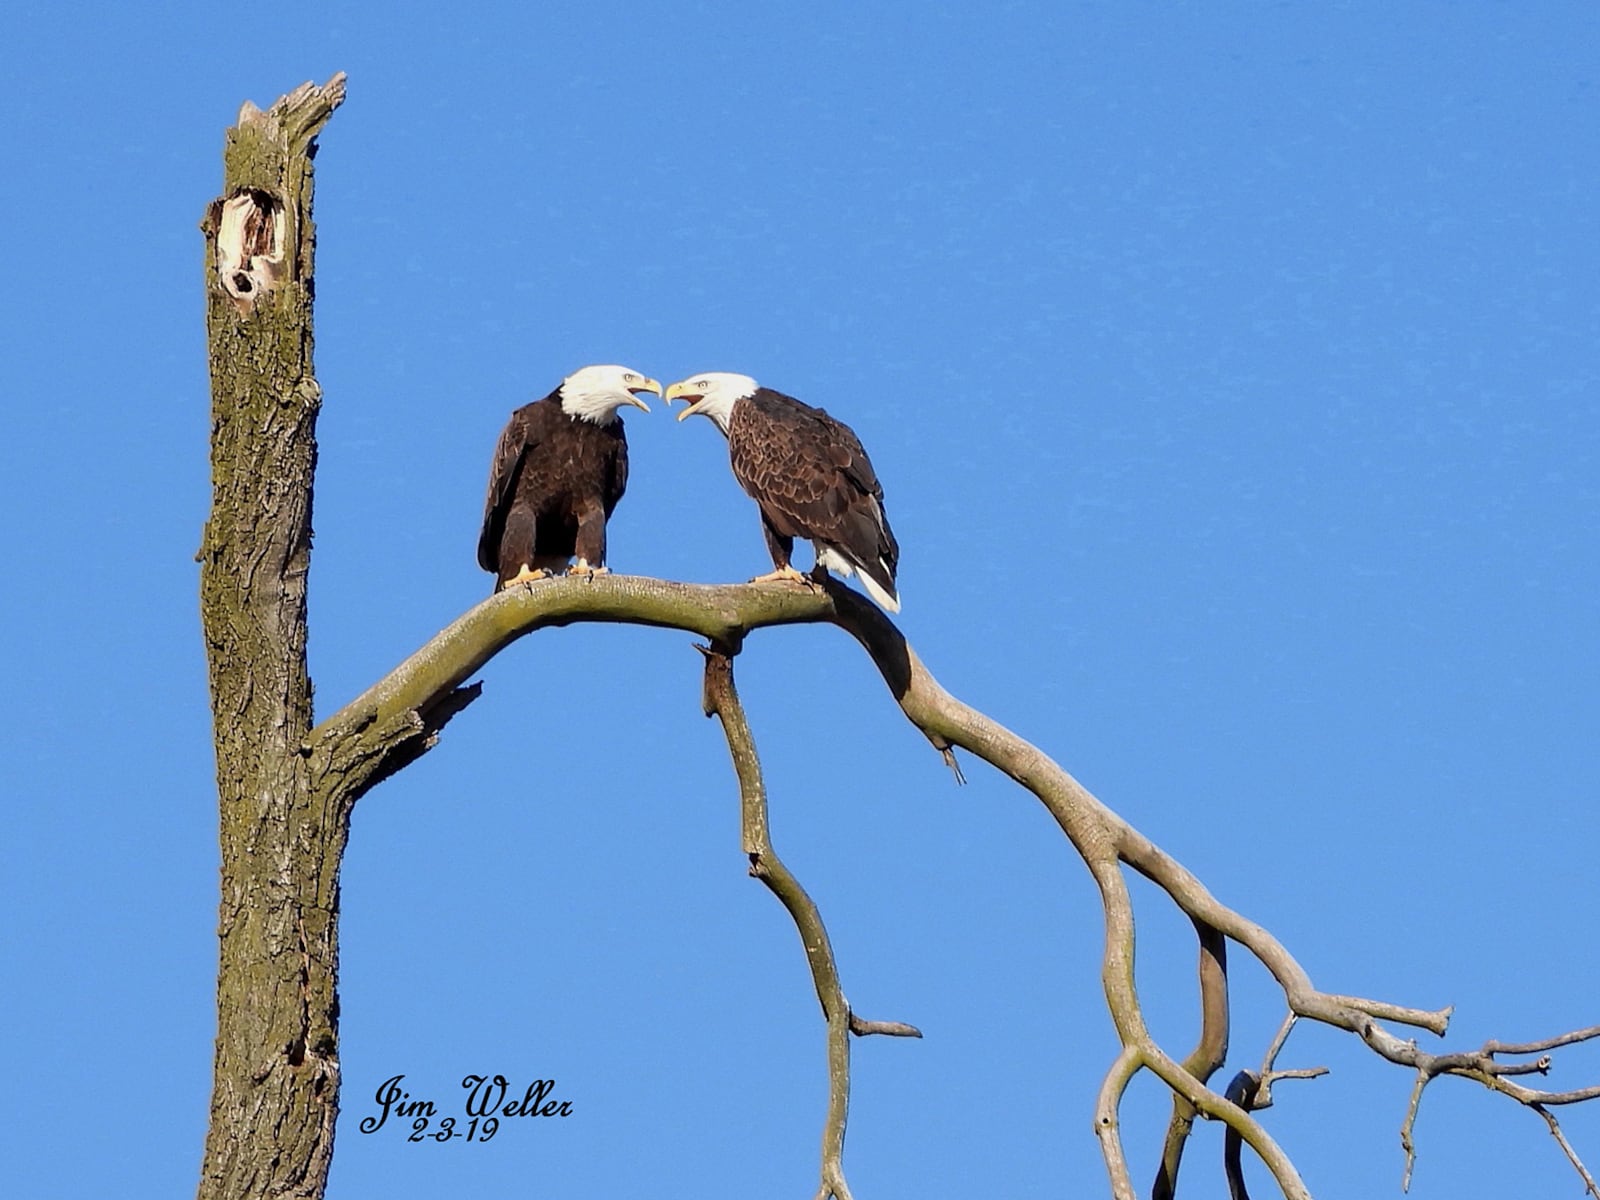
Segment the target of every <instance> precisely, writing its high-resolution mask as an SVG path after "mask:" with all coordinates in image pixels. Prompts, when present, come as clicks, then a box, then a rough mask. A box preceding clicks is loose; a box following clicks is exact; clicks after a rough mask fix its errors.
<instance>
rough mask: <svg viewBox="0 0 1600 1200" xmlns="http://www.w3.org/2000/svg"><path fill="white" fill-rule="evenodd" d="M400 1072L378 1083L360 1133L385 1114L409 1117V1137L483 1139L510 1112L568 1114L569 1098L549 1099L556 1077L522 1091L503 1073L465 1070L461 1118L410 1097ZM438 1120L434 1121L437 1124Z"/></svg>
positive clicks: (382, 1121) (381, 1122) (384, 1120)
mask: <svg viewBox="0 0 1600 1200" xmlns="http://www.w3.org/2000/svg"><path fill="white" fill-rule="evenodd" d="M404 1079H405V1076H404V1075H395V1076H392V1077H391V1078H389V1079H386V1080H384V1081H383V1082H382V1083H381V1084H379V1085H378V1090H377V1091H376V1092H375V1093H373V1099H374V1100H375V1101H376V1102H377V1104H378V1111H377V1112H376V1113H374V1114H373V1115H372V1116H369V1117H364V1118H362V1121H361V1126H360V1128H361V1132H362V1133H376V1132H378V1130H380V1129H382V1128H383V1127H384V1126H385V1125H386V1124H388V1121H389V1118H390V1117H391V1116H392V1117H396V1118H401V1119H403V1118H410V1119H411V1133H410V1135H409V1136H408V1137H407V1138H406V1140H407V1141H408V1142H420V1141H424V1140H427V1139H429V1138H431V1139H433V1140H434V1141H436V1142H448V1141H451V1140H452V1139H454V1138H465V1139H466V1140H467V1141H469V1142H487V1141H488V1140H489V1139H490V1138H492V1137H494V1135H495V1134H496V1133H498V1132H499V1130H500V1123H501V1120H502V1119H503V1118H509V1117H570V1116H571V1115H572V1102H571V1101H570V1100H555V1099H551V1097H550V1093H551V1092H553V1091H555V1087H556V1081H555V1080H554V1079H535V1080H534V1081H533V1082H532V1083H530V1084H529V1085H528V1087H527V1090H526V1091H524V1092H523V1094H522V1095H521V1096H516V1095H514V1094H512V1092H511V1085H510V1084H509V1083H508V1082H507V1081H506V1077H505V1076H504V1075H468V1076H467V1077H466V1078H465V1079H463V1080H462V1081H461V1086H462V1088H464V1089H465V1090H466V1093H467V1095H466V1101H465V1104H464V1105H463V1108H464V1110H465V1113H466V1116H465V1119H461V1120H458V1119H457V1118H456V1117H453V1116H446V1117H441V1116H440V1115H439V1106H438V1105H436V1104H435V1103H434V1102H433V1101H432V1100H424V1099H413V1098H412V1096H411V1093H410V1092H408V1091H406V1090H405V1089H404V1088H402V1087H401V1086H400V1084H401V1082H402V1081H403V1080H404ZM435 1122H437V1127H435Z"/></svg>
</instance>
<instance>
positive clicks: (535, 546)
mask: <svg viewBox="0 0 1600 1200" xmlns="http://www.w3.org/2000/svg"><path fill="white" fill-rule="evenodd" d="M640 392H654V393H655V394H656V395H658V396H659V395H660V394H661V385H660V384H659V383H657V382H656V381H655V380H654V379H650V378H647V377H646V376H644V375H641V374H639V373H638V372H637V371H630V370H629V369H628V368H627V367H609V366H608V367H584V368H583V369H582V370H578V371H574V372H573V373H572V374H571V375H568V376H567V377H566V378H565V379H563V380H562V381H561V386H560V387H558V388H556V390H555V391H553V392H551V393H550V394H549V395H548V396H546V397H545V398H544V399H543V400H536V401H534V402H533V403H532V404H525V405H523V406H522V407H521V408H519V409H517V410H516V411H515V412H514V413H512V414H511V420H510V421H509V422H507V423H506V427H505V430H504V432H502V433H501V434H500V441H499V444H498V445H496V446H495V449H494V463H493V464H492V465H491V466H490V468H489V494H488V495H487V496H486V497H485V498H484V502H483V530H482V532H481V533H479V535H478V565H479V566H481V567H482V568H483V569H484V570H485V571H493V572H494V573H495V576H496V581H495V589H496V590H497V591H498V590H500V589H501V588H505V587H509V586H510V585H511V584H513V583H521V582H523V581H524V580H528V579H542V578H544V577H545V576H546V575H549V574H552V573H553V572H555V571H557V570H560V569H562V568H565V567H567V564H568V562H569V561H570V560H571V559H572V557H573V555H577V558H578V561H577V562H576V563H574V564H573V565H572V566H571V568H570V569H569V570H568V572H567V573H568V574H571V575H578V574H583V575H591V576H592V575H597V574H602V573H604V571H605V570H606V565H605V563H606V521H607V520H609V519H610V517H611V511H612V510H613V509H614V508H616V507H617V501H618V500H621V499H622V493H623V490H624V489H625V488H626V487H627V486H628V439H627V436H626V435H625V434H624V433H623V430H622V418H621V416H620V415H618V411H617V410H618V409H620V408H621V407H622V406H623V405H625V404H631V405H633V406H634V407H635V408H642V409H644V410H645V412H649V411H650V408H649V406H648V405H647V404H645V402H644V401H643V400H641V399H639V393H640Z"/></svg>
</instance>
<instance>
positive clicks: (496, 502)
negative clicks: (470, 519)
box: [478, 403, 539, 571]
mask: <svg viewBox="0 0 1600 1200" xmlns="http://www.w3.org/2000/svg"><path fill="white" fill-rule="evenodd" d="M538 411H539V404H537V403H535V404H526V405H524V406H523V407H521V408H519V409H517V410H516V411H515V412H514V413H512V414H511V419H510V420H509V421H507V422H506V427H505V428H504V429H503V430H501V431H500V440H499V441H498V442H496V443H495V448H494V461H493V462H492V463H490V465H489V490H488V493H487V494H486V495H485V496H484V498H483V528H482V529H481V530H480V531H479V533H478V565H479V566H480V567H482V568H483V569H484V570H485V571H498V570H499V569H500V537H501V535H502V534H503V533H504V532H505V527H506V516H507V515H508V514H509V513H510V512H511V506H512V505H513V504H515V503H516V500H517V479H518V477H519V476H520V475H521V474H522V463H523V460H524V459H526V458H527V456H528V451H529V450H531V449H532V448H533V447H534V446H536V445H538V443H539V434H538V425H539V420H538Z"/></svg>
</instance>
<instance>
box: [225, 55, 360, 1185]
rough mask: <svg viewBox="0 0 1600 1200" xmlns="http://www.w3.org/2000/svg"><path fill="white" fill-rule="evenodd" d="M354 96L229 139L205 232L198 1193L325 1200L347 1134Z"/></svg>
mask: <svg viewBox="0 0 1600 1200" xmlns="http://www.w3.org/2000/svg"><path fill="white" fill-rule="evenodd" d="M343 97H344V77H343V76H342V75H340V76H335V77H334V78H333V79H332V80H330V81H329V82H328V83H327V84H326V85H325V86H323V87H320V88H316V87H312V86H311V85H309V84H307V85H306V86H304V87H302V88H300V89H299V90H297V91H295V92H293V93H291V94H290V95H288V96H285V97H284V98H283V99H281V100H279V101H278V102H277V103H276V104H274V105H273V106H272V108H271V109H269V110H268V111H266V112H262V111H260V110H259V109H257V108H256V107H255V106H254V105H252V104H246V105H245V107H244V109H243V110H242V111H241V112H240V114H239V123H238V124H237V125H236V126H235V127H234V128H233V129H231V130H229V132H228V137H227V144H226V148H225V150H224V171H223V193H222V195H221V196H220V197H219V198H218V199H217V200H216V201H214V202H213V203H212V205H211V207H210V209H209V210H208V212H207V214H206V218H205V220H204V222H203V223H202V226H201V228H202V230H203V231H204V233H205V243H206V287H205V293H206V330H207V339H208V345H209V351H210V360H211V472H212V497H211V513H210V517H209V518H208V520H207V521H206V526H205V534H204V539H203V541H202V543H201V546H200V553H199V555H198V558H199V561H200V613H201V622H202V625H203V628H204V631H205V642H206V656H207V660H208V665H209V668H210V683H211V707H212V714H213V720H214V736H215V742H216V752H217V796H218V804H219V808H220V814H221V837H222V904H221V912H220V916H219V929H218V932H219V936H220V940H221V949H220V953H221V957H220V962H219V968H218V975H217V1049H216V1062H215V1067H214V1073H213V1082H212V1096H211V1125H210V1129H209V1132H208V1134H207V1137H206V1146H205V1158H204V1161H203V1164H202V1168H201V1180H200V1191H199V1194H200V1196H201V1197H202V1200H213V1198H218V1200H220V1198H221V1197H238V1196H267V1195H271V1196H320V1195H321V1194H322V1190H323V1186H324V1184H325V1182H326V1179H327V1174H328V1164H329V1162H330V1161H331V1159H332V1155H333V1127H334V1120H335V1118H336V1116H337V1115H338V1097H339V1060H338V1057H337V1036H338V1002H337V999H336V996H335V991H334V983H335V972H336V968H337V965H338V953H339V952H338V937H337V933H338V925H337V917H338V905H339V894H338V878H339V859H340V855H341V854H342V852H343V850H344V843H345V835H346V830H347V828H348V824H347V820H346V814H345V813H343V812H341V811H339V810H338V809H337V808H334V807H330V806H329V805H328V804H327V803H326V802H325V801H324V800H323V799H322V798H321V797H319V796H318V795H317V794H316V793H315V792H314V791H313V789H311V788H310V787H308V786H307V781H308V778H309V773H308V770H307V764H306V761H305V758H304V756H303V755H302V754H301V752H300V745H301V742H302V741H303V740H304V739H305V736H306V734H307V733H308V732H309V731H310V729H311V679H310V676H309V674H308V673H307V670H306V572H307V569H308V567H309V564H310V554H311V485H312V475H313V472H314V470H315V467H316V460H317V443H316V421H317V410H318V408H319V406H320V402H321V393H320V391H319V389H318V387H317V383H316V379H315V377H314V376H313V374H312V365H311V345H312V338H311V299H312V266H313V264H312V250H313V244H314V240H315V234H314V230H313V227H312V223H311V155H312V152H313V140H314V138H315V137H316V134H317V132H318V131H319V130H320V129H321V128H322V126H323V124H324V123H325V122H326V121H327V119H328V117H329V116H330V115H332V113H333V110H334V109H335V108H336V107H337V106H338V104H339V102H340V101H341V100H342V99H343Z"/></svg>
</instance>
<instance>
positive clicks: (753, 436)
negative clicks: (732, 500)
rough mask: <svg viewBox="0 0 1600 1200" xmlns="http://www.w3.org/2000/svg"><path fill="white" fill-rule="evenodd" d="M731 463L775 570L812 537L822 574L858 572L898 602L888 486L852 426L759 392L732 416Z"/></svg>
mask: <svg viewBox="0 0 1600 1200" xmlns="http://www.w3.org/2000/svg"><path fill="white" fill-rule="evenodd" d="M728 456H729V459H730V460H731V462H732V465H733V477H734V478H735V479H737V480H738V481H739V486H740V487H742V488H744V490H745V491H746V492H747V493H748V494H749V495H750V496H751V497H752V498H753V499H754V500H755V502H756V504H757V505H758V506H759V507H760V509H761V530H762V532H763V533H764V534H765V535H766V538H767V549H768V550H769V551H771V553H772V563H773V566H775V567H776V568H777V569H778V570H780V571H782V570H785V569H788V568H789V565H790V564H789V556H790V555H791V554H792V553H793V551H794V539H795V538H797V537H800V538H809V539H810V540H811V541H812V542H814V543H815V545H816V550H817V563H818V565H819V566H820V567H828V566H832V567H835V569H841V571H842V573H848V572H849V570H850V568H854V569H855V570H857V571H860V572H861V573H862V575H864V576H866V577H868V578H870V579H871V580H872V581H873V582H874V583H876V584H877V585H878V586H879V587H880V588H882V589H883V591H884V592H885V593H886V594H887V595H888V596H890V597H893V596H894V595H895V585H894V577H895V571H896V570H897V568H898V567H899V563H900V547H899V545H898V543H896V542H895V540H894V531H893V530H891V529H890V528H889V517H888V514H887V513H885V512H884V510H883V485H882V484H880V483H879V482H878V475H877V472H875V471H874V470H873V469H872V460H871V459H870V458H868V457H867V452H866V451H865V450H864V449H862V446H861V439H860V438H858V437H856V435H855V431H854V430H853V429H851V428H850V426H848V425H846V424H844V422H842V421H836V420H834V418H832V417H830V416H829V415H828V414H827V413H826V412H825V411H824V410H822V409H820V408H812V407H811V405H809V404H806V403H804V402H803V401H800V400H796V399H795V398H794V397H793V396H785V395H784V394H783V393H782V392H776V391H773V390H772V389H771V388H764V387H763V388H757V389H756V390H755V391H754V392H752V393H751V394H750V395H748V396H745V397H742V398H741V399H740V400H738V401H737V402H735V404H734V406H733V411H732V413H730V414H729V418H728ZM830 552H831V553H830ZM830 560H831V561H830ZM840 560H843V561H842V562H841V561H840Z"/></svg>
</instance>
